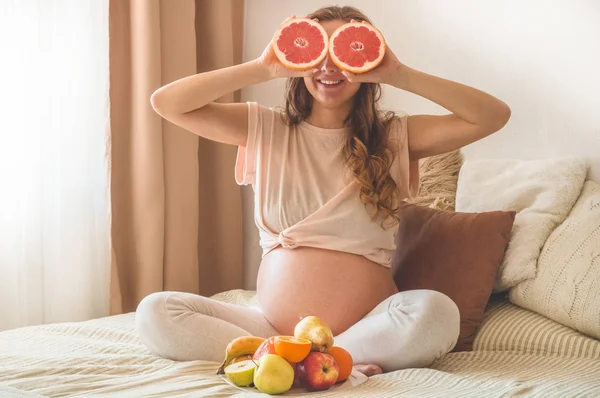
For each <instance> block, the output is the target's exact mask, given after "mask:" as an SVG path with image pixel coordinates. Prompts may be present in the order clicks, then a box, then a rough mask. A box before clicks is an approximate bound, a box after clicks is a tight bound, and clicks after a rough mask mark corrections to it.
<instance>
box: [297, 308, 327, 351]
mask: <svg viewBox="0 0 600 398" xmlns="http://www.w3.org/2000/svg"><path fill="white" fill-rule="evenodd" d="M294 337H298V338H301V339H306V340H309V341H310V342H311V343H312V350H313V351H320V352H329V350H331V347H333V333H332V332H331V329H330V328H329V326H328V325H327V324H326V323H325V322H324V321H323V320H322V319H321V318H319V317H316V316H312V315H311V316H307V317H304V318H302V320H301V321H300V322H298V323H297V324H296V327H295V328H294Z"/></svg>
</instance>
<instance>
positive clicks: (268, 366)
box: [254, 354, 294, 394]
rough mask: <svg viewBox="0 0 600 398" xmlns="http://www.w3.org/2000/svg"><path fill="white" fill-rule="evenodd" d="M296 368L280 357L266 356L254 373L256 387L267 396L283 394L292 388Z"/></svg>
mask: <svg viewBox="0 0 600 398" xmlns="http://www.w3.org/2000/svg"><path fill="white" fill-rule="evenodd" d="M293 382H294V368H292V365H290V363H289V362H288V361H286V360H285V359H283V358H282V357H280V356H279V355H275V354H265V355H263V356H262V357H261V358H260V361H259V362H258V368H257V369H256V370H255V371H254V386H255V387H256V388H258V390H259V391H260V392H264V393H265V394H282V393H284V392H286V391H288V390H289V389H290V388H292V383H293Z"/></svg>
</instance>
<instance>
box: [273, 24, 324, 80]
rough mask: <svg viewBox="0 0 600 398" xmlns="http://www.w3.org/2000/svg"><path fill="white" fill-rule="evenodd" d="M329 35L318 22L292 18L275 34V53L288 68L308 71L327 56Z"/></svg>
mask: <svg viewBox="0 0 600 398" xmlns="http://www.w3.org/2000/svg"><path fill="white" fill-rule="evenodd" d="M327 45H328V43H327V33H326V32H325V30H324V29H323V27H322V26H321V25H320V24H319V23H318V22H316V21H313V20H312V19H308V18H292V19H290V20H288V21H286V22H284V23H283V24H281V26H280V27H279V28H278V29H277V31H276V32H275V36H274V37H273V51H274V52H275V55H276V56H277V59H279V61H280V62H281V63H282V64H283V65H285V67H286V68H289V69H294V70H308V69H312V68H314V67H316V66H317V65H318V64H320V63H321V62H322V61H323V59H325V57H326V56H327V50H328V47H327Z"/></svg>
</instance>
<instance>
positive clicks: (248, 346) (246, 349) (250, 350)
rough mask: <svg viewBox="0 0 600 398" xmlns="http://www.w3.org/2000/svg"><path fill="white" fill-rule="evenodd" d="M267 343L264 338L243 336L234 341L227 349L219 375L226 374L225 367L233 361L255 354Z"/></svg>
mask: <svg viewBox="0 0 600 398" xmlns="http://www.w3.org/2000/svg"><path fill="white" fill-rule="evenodd" d="M263 341H265V339H264V338H262V337H255V336H242V337H237V338H235V339H233V340H232V341H231V342H230V343H229V344H228V345H227V348H225V360H224V361H223V363H222V364H221V366H220V367H219V369H218V370H217V374H219V375H221V374H223V373H225V367H226V366H227V365H229V364H230V363H231V360H232V359H234V358H237V357H239V356H242V355H247V354H254V352H255V351H256V350H257V349H258V347H259V346H260V345H261V344H262V343H263Z"/></svg>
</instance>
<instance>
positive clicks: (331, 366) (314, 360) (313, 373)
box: [296, 352, 339, 391]
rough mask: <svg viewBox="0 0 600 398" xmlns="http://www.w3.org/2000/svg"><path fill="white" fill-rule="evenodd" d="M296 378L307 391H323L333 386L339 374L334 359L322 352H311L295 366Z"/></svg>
mask: <svg viewBox="0 0 600 398" xmlns="http://www.w3.org/2000/svg"><path fill="white" fill-rule="evenodd" d="M296 372H297V373H298V379H299V380H300V382H301V383H302V385H303V386H304V388H306V389H307V390H309V391H323V390H327V389H328V388H330V387H331V386H333V385H334V384H335V383H336V381H337V379H338V376H339V368H338V364H337V362H336V361H335V359H334V358H333V357H332V356H331V355H329V354H325V353H323V352H311V353H310V354H308V356H307V357H306V358H305V359H304V361H302V362H300V363H299V364H298V367H297V368H296Z"/></svg>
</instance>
